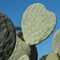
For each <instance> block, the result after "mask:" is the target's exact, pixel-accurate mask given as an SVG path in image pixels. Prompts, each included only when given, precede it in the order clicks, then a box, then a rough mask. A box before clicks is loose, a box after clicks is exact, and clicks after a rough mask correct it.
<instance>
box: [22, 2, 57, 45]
mask: <svg viewBox="0 0 60 60" xmlns="http://www.w3.org/2000/svg"><path fill="white" fill-rule="evenodd" d="M55 25H56V16H55V14H54V13H53V12H50V11H48V10H47V9H46V8H45V6H44V5H43V4H40V3H35V4H31V5H30V6H29V7H28V8H27V9H26V11H25V12H24V14H23V17H22V32H23V37H24V40H25V42H26V43H27V44H28V45H34V44H38V43H40V42H41V41H43V40H44V39H46V38H47V37H48V36H49V35H50V33H51V32H52V31H53V29H54V27H55Z"/></svg>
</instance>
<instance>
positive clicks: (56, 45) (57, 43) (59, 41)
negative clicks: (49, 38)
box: [52, 29, 60, 55]
mask: <svg viewBox="0 0 60 60" xmlns="http://www.w3.org/2000/svg"><path fill="white" fill-rule="evenodd" d="M52 47H53V50H54V52H55V53H58V54H59V55H60V29H59V30H57V32H56V33H55V35H54V37H53V42H52Z"/></svg>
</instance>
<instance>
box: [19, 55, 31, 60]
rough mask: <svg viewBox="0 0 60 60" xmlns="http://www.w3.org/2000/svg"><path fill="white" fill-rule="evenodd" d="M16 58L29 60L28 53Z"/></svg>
mask: <svg viewBox="0 0 60 60" xmlns="http://www.w3.org/2000/svg"><path fill="white" fill-rule="evenodd" d="M18 60H30V59H29V56H28V55H22V56H21V57H19V59H18Z"/></svg>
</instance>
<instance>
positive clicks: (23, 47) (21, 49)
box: [8, 35, 31, 60]
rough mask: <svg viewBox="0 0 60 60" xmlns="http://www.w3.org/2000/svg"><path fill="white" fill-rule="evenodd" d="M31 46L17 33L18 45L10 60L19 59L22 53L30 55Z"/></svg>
mask: <svg viewBox="0 0 60 60" xmlns="http://www.w3.org/2000/svg"><path fill="white" fill-rule="evenodd" d="M30 51H31V48H30V46H28V45H27V44H26V43H25V42H24V41H22V40H21V39H20V38H19V37H18V36H17V35H16V46H15V49H14V52H13V54H12V55H11V56H10V58H9V59H8V60H18V58H19V57H21V56H22V55H28V56H30Z"/></svg>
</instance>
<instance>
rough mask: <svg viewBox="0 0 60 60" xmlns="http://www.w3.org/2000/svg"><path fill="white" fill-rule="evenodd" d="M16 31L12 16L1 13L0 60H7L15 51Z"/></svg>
mask: <svg viewBox="0 0 60 60" xmlns="http://www.w3.org/2000/svg"><path fill="white" fill-rule="evenodd" d="M15 43H16V32H15V28H14V25H13V23H12V21H11V20H10V18H9V17H8V16H6V15H5V14H3V13H0V60H7V59H8V58H9V57H10V56H11V54H12V53H13V50H14V47H15Z"/></svg>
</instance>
